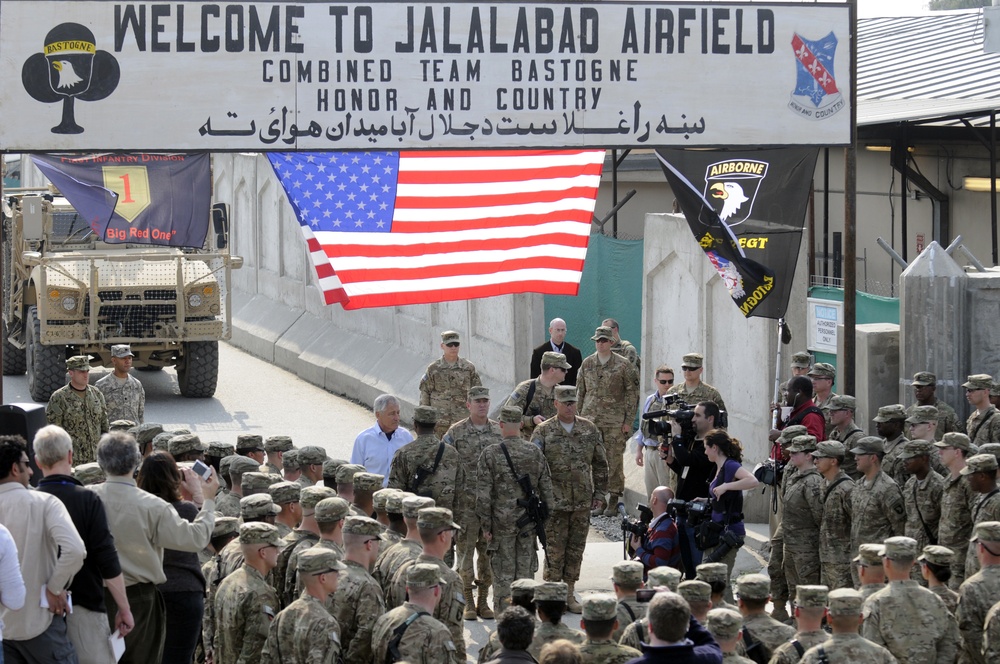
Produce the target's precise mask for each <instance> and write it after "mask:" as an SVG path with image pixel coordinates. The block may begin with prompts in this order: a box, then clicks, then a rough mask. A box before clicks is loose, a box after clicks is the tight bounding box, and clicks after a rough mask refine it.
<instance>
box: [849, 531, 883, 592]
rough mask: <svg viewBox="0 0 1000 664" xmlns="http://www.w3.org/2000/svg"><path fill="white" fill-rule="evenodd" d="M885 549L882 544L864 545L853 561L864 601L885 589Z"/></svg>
mask: <svg viewBox="0 0 1000 664" xmlns="http://www.w3.org/2000/svg"><path fill="white" fill-rule="evenodd" d="M884 552H885V547H883V546H882V545H881V544H870V543H869V544H862V545H861V547H860V548H859V549H858V555H856V556H855V557H854V559H853V560H852V561H851V562H853V563H854V565H855V566H856V573H857V575H858V581H859V585H860V586H861V587H860V588H859V591H860V592H861V596H862V597H863V598H864V599H868V598H869V597H871V596H872V595H874V594H875V593H877V592H878V591H880V590H882V589H884V588H885V569H884V568H883V567H882V554H883V553H884Z"/></svg>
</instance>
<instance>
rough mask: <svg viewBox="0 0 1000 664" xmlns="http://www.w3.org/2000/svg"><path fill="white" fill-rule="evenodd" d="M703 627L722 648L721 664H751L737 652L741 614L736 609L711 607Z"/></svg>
mask: <svg viewBox="0 0 1000 664" xmlns="http://www.w3.org/2000/svg"><path fill="white" fill-rule="evenodd" d="M705 629H707V630H708V633H709V634H711V635H712V638H714V639H715V642H716V643H718V644H719V648H721V649H722V664H753V660H752V659H747V658H746V657H743V656H742V655H740V654H739V653H738V652H737V648H736V646H737V643H739V640H740V633H741V632H742V630H743V616H741V615H740V612H739V611H737V610H736V609H712V610H711V611H709V612H708V620H707V621H706V622H705Z"/></svg>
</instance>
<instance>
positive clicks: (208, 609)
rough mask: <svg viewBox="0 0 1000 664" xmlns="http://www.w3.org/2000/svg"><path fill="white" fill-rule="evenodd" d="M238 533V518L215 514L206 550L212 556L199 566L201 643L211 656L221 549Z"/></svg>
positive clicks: (219, 581) (220, 566)
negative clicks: (202, 598)
mask: <svg viewBox="0 0 1000 664" xmlns="http://www.w3.org/2000/svg"><path fill="white" fill-rule="evenodd" d="M239 533H240V521H239V519H236V518H233V517H231V516H216V517H215V526H214V527H213V528H212V539H211V540H209V543H208V550H209V551H211V553H212V557H211V558H210V559H209V560H208V561H207V562H206V563H205V564H204V565H202V566H201V574H202V576H204V577H205V609H204V612H203V613H202V618H201V644H202V648H203V650H204V652H205V654H206V655H208V656H211V654H212V651H213V649H214V647H215V646H214V644H215V595H216V593H217V591H218V590H219V584H220V583H222V578H223V577H222V556H221V555H220V554H221V553H222V550H223V549H224V548H225V547H226V545H227V544H229V542H231V541H232V540H233V539H235V538H237V537H238V536H239Z"/></svg>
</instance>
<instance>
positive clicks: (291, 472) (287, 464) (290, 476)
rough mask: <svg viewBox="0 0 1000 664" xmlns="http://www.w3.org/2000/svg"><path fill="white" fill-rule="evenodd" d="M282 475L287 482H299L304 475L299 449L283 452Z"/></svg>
mask: <svg viewBox="0 0 1000 664" xmlns="http://www.w3.org/2000/svg"><path fill="white" fill-rule="evenodd" d="M281 476H282V477H283V478H285V481H287V482H298V481H299V478H300V477H302V467H301V466H300V465H299V451H298V450H294V449H293V450H288V451H287V452H282V454H281Z"/></svg>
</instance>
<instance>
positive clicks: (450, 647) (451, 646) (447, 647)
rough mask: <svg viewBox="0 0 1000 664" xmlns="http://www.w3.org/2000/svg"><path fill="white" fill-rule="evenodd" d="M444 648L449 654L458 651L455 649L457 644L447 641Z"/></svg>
mask: <svg viewBox="0 0 1000 664" xmlns="http://www.w3.org/2000/svg"><path fill="white" fill-rule="evenodd" d="M444 647H445V650H447V651H448V652H455V650H457V648H455V642H454V641H445V642H444Z"/></svg>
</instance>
